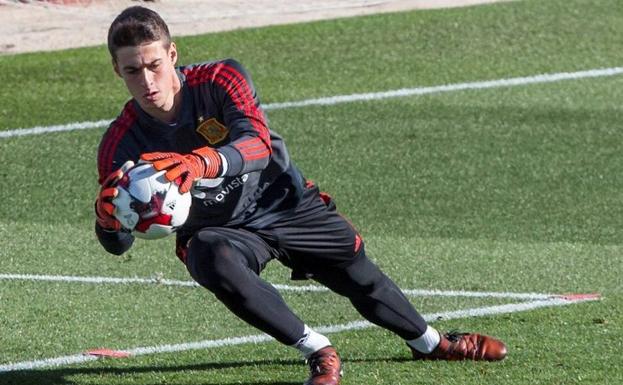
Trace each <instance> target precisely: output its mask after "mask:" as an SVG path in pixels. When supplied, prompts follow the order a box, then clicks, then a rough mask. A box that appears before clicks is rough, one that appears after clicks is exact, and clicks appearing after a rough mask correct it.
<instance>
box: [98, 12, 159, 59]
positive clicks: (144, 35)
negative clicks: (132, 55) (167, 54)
mask: <svg viewBox="0 0 623 385" xmlns="http://www.w3.org/2000/svg"><path fill="white" fill-rule="evenodd" d="M160 39H163V40H164V41H163V43H164V46H165V48H167V49H168V48H169V47H170V46H171V35H170V34H169V27H167V23H165V22H164V20H162V18H161V17H160V15H158V13H156V12H155V11H152V10H151V9H149V8H145V7H141V6H138V5H137V6H133V7H129V8H126V9H125V10H123V12H121V13H120V14H119V16H117V17H116V18H115V20H113V22H112V24H110V28H109V29H108V51H109V52H110V56H112V58H113V59H114V60H117V55H116V53H117V49H119V48H121V47H136V46H139V45H141V44H149V43H153V42H154V41H158V40H160Z"/></svg>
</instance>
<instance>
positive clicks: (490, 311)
mask: <svg viewBox="0 0 623 385" xmlns="http://www.w3.org/2000/svg"><path fill="white" fill-rule="evenodd" d="M595 300H598V297H586V298H578V299H564V298H550V299H546V300H535V301H529V302H522V303H516V304H506V305H497V306H485V307H478V308H471V309H464V310H455V311H446V312H438V313H431V314H425V315H423V317H424V319H426V321H427V322H434V321H439V320H451V319H459V318H468V317H482V316H487V315H496V314H508V313H516V312H521V311H528V310H533V309H538V308H542V307H550V306H564V305H570V304H574V303H580V302H586V301H595ZM372 326H374V325H372V324H371V323H369V322H367V321H354V322H349V323H346V324H341V325H327V326H319V327H314V329H316V330H318V331H319V332H320V333H324V334H330V333H338V332H343V331H349V330H359V329H366V328H370V327H372ZM271 340H272V338H271V337H269V336H268V335H266V334H256V335H248V336H241V337H232V338H224V339H218V340H204V341H197V342H189V343H181V344H169V345H157V346H147V347H138V348H132V349H122V350H119V351H120V352H124V353H129V354H130V355H132V356H142V355H147V354H159V353H173V352H183V351H188V350H197V349H210V348H218V347H223V346H234V345H242V344H249V343H261V342H267V341H271ZM97 359H98V357H96V356H92V355H87V354H74V355H70V356H62V357H56V358H48V359H43V360H34V361H23V362H16V363H9V364H4V365H0V373H2V372H13V371H18V370H34V369H43V368H49V367H57V366H65V365H70V364H78V363H84V362H88V361H95V360H97Z"/></svg>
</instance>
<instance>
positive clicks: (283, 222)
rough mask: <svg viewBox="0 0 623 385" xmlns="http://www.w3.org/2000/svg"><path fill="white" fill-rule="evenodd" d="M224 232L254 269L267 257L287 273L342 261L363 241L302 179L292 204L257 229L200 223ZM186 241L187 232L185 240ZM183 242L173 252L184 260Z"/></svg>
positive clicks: (302, 273)
mask: <svg viewBox="0 0 623 385" xmlns="http://www.w3.org/2000/svg"><path fill="white" fill-rule="evenodd" d="M203 231H210V232H214V233H216V234H220V235H225V236H227V238H228V239H229V240H230V241H231V242H232V245H234V247H236V249H238V250H239V251H240V252H241V253H242V254H243V255H244V257H245V258H246V260H247V261H248V263H249V267H251V268H252V269H253V270H254V271H255V272H256V273H258V274H259V273H260V272H261V271H262V269H263V268H264V267H265V266H266V264H267V263H268V262H269V261H270V260H272V259H278V260H279V261H280V262H281V263H283V264H284V265H286V266H288V267H290V268H291V269H292V278H293V279H303V278H307V277H310V276H311V275H313V274H314V272H315V271H318V269H323V268H326V267H331V266H333V267H341V266H348V265H350V264H351V263H353V261H354V260H355V259H356V258H357V257H358V256H360V255H363V242H362V239H361V236H360V235H359V234H358V233H357V231H356V230H355V228H354V227H353V226H352V225H351V223H350V222H349V221H348V220H346V219H345V218H344V217H342V216H341V215H340V214H339V213H338V212H337V210H336V206H335V204H334V203H333V201H332V199H331V198H330V197H329V196H328V195H327V194H325V193H321V192H320V191H319V190H318V188H317V187H316V186H315V185H313V184H311V183H308V184H307V186H306V189H305V191H304V193H303V197H302V199H301V201H300V203H299V204H298V206H297V207H296V209H294V210H292V211H291V212H289V213H288V214H287V215H284V216H283V217H282V218H280V219H279V220H277V221H276V222H274V223H272V224H270V225H268V226H266V227H264V228H262V229H259V230H258V229H253V230H251V229H247V228H245V227H244V226H241V227H235V228H232V227H206V228H203V229H201V230H199V231H198V232H197V233H200V232H203ZM190 242H192V238H191V240H190ZM188 244H189V242H188V241H187V239H186V240H185V239H178V246H177V255H178V257H180V259H181V260H182V261H185V260H186V253H187V248H188Z"/></svg>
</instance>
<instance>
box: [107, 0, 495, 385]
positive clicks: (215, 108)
mask: <svg viewBox="0 0 623 385" xmlns="http://www.w3.org/2000/svg"><path fill="white" fill-rule="evenodd" d="M108 49H109V51H110V54H111V56H112V64H113V68H114V71H115V72H116V73H117V75H119V77H120V78H121V79H122V80H123V81H124V82H125V85H126V87H127V89H128V91H129V93H130V95H131V96H132V98H131V100H130V101H128V102H127V104H126V105H125V107H124V108H123V110H122V112H121V114H120V115H119V116H118V118H117V119H116V120H115V121H114V122H112V123H111V125H110V127H109V128H108V130H107V131H106V133H105V134H104V136H103V138H102V140H101V143H100V145H99V150H98V158H97V165H98V171H99V182H100V184H101V186H102V187H101V190H100V192H99V195H98V198H97V200H96V204H95V206H96V207H95V208H96V216H97V218H96V224H95V231H96V234H97V236H98V239H99V241H100V243H101V244H102V245H103V247H104V248H105V249H106V250H107V251H109V252H110V253H113V254H122V253H124V252H125V251H127V250H128V249H129V248H130V247H131V245H132V242H133V240H134V238H133V236H132V235H131V233H129V232H127V231H125V230H123V229H122V228H121V226H120V224H119V222H118V221H117V220H116V219H115V218H114V216H113V215H112V213H113V210H114V206H113V204H112V198H113V197H114V196H115V195H116V193H117V190H116V187H115V186H116V183H117V181H118V180H119V179H120V178H121V177H122V176H123V173H124V171H125V170H126V169H127V167H128V165H129V164H130V162H129V161H131V162H137V161H138V160H139V159H142V160H144V161H148V162H152V163H153V165H154V167H155V168H156V169H158V170H166V174H165V175H166V177H167V178H168V179H169V180H171V181H177V183H178V184H179V189H180V191H182V192H186V191H190V192H191V194H192V196H193V203H192V207H191V211H190V215H189V218H188V220H187V222H186V223H185V224H184V226H183V227H182V228H180V229H179V230H178V231H177V240H176V254H177V256H178V257H179V259H180V260H181V261H182V262H183V263H184V264H185V266H186V268H187V270H188V272H189V273H190V275H191V276H192V278H193V279H194V280H195V281H197V282H198V283H199V284H201V286H203V287H205V288H206V289H208V290H209V291H211V292H212V293H214V295H215V296H216V298H218V299H219V300H220V301H221V302H223V304H225V306H226V307H227V308H228V309H229V310H231V311H232V312H233V313H234V314H235V315H236V316H238V317H239V318H241V319H243V320H244V321H246V322H247V323H249V324H250V325H252V326H254V327H256V328H258V329H259V330H261V331H263V332H265V333H267V334H269V335H271V336H272V337H274V338H275V339H276V340H277V341H279V342H281V343H282V344H285V345H289V346H292V347H293V348H295V349H298V350H299V351H300V352H301V354H302V355H303V356H304V357H305V358H306V359H307V361H308V363H309V367H310V376H309V379H308V380H307V382H306V384H309V385H312V384H313V385H327V384H339V382H340V377H341V363H340V358H339V356H338V354H337V352H336V349H335V347H333V346H332V344H331V342H330V341H329V339H328V338H327V337H326V336H324V335H322V334H320V333H318V332H316V331H314V330H313V329H312V328H310V327H309V326H308V325H306V324H305V323H304V321H302V320H301V319H300V318H299V317H298V316H297V315H296V314H294V313H293V312H292V310H291V309H290V308H289V307H288V305H287V304H286V303H285V302H284V300H283V299H282V297H281V295H280V294H279V292H278V291H277V290H276V289H275V288H274V287H273V286H272V285H271V284H269V283H268V282H266V281H264V280H263V279H262V278H260V273H261V271H262V269H263V268H264V267H265V265H266V264H267V263H268V262H270V261H271V260H273V259H276V260H278V261H279V262H281V263H282V264H284V265H286V266H288V267H289V268H290V269H291V270H292V278H293V279H313V280H315V281H317V282H319V283H320V284H322V285H324V286H326V287H328V288H329V289H331V290H332V291H334V292H336V293H338V294H340V295H343V296H345V297H347V298H348V299H349V300H350V302H351V303H352V304H353V306H354V307H355V308H356V309H357V311H358V312H359V313H361V315H362V316H363V317H365V318H366V319H367V320H369V321H370V322H372V323H374V324H376V325H379V326H381V327H383V328H385V329H388V330H390V331H392V332H393V333H395V334H396V335H397V336H398V337H399V338H401V339H403V340H404V341H405V343H406V345H407V347H408V348H409V349H410V350H411V352H412V354H413V358H414V359H416V360H426V359H433V360H437V359H439V360H489V361H495V360H501V359H503V358H504V357H505V355H506V347H505V346H504V344H503V343H502V342H501V341H498V340H497V339H494V338H492V337H488V336H484V335H480V334H468V333H466V334H457V333H454V334H443V333H439V332H438V331H437V330H435V329H434V328H433V327H431V326H430V325H428V324H427V323H426V322H425V321H424V319H423V318H422V317H421V315H420V314H419V313H418V312H417V311H416V310H415V308H414V307H413V306H412V304H411V303H410V302H409V300H408V299H407V298H406V297H405V295H404V294H403V293H402V292H401V291H400V289H399V288H398V287H397V286H396V284H394V282H392V281H391V280H390V279H389V278H388V277H387V276H386V275H385V274H384V273H383V272H381V270H379V268H378V267H377V266H376V265H375V264H374V263H372V262H371V261H370V259H369V258H368V257H367V256H366V252H365V247H364V242H363V240H362V238H361V236H360V235H359V233H358V232H357V231H356V230H355V228H354V227H353V226H352V225H351V224H350V223H349V222H348V221H347V220H346V219H344V218H343V217H342V216H341V215H340V214H339V213H338V211H337V210H336V206H335V203H334V202H333V201H332V199H331V197H330V196H329V195H327V194H325V193H322V192H320V191H319V189H318V187H317V186H316V185H315V184H314V183H313V182H311V181H309V180H306V179H305V178H304V177H303V175H302V174H301V172H300V171H299V170H298V169H297V168H296V166H295V165H294V164H293V163H292V161H291V160H290V157H289V155H288V150H287V149H286V146H285V143H284V141H283V139H282V138H281V137H280V136H279V135H278V134H277V133H275V132H274V131H272V130H271V129H270V128H269V127H268V122H267V119H266V116H265V114H264V112H263V111H262V108H261V106H260V102H259V100H258V97H257V95H256V92H255V89H254V86H253V83H252V81H251V78H250V76H249V74H248V73H247V71H246V70H245V69H244V68H243V67H242V65H241V64H239V63H238V62H236V61H234V60H222V61H214V62H205V63H198V64H192V65H185V66H179V67H176V64H177V59H178V54H177V49H176V46H175V43H174V42H172V41H171V37H170V35H169V31H168V27H167V25H166V24H165V22H164V21H163V20H162V19H161V18H160V16H159V15H158V14H157V13H155V12H153V11H151V10H149V9H147V8H144V7H139V6H135V7H130V8H127V9H126V10H124V11H123V12H122V13H121V14H119V15H118V16H117V18H116V19H115V20H114V21H113V22H112V24H111V26H110V29H109V33H108Z"/></svg>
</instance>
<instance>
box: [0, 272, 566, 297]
mask: <svg viewBox="0 0 623 385" xmlns="http://www.w3.org/2000/svg"><path fill="white" fill-rule="evenodd" d="M0 280H22V281H48V282H68V283H69V282H78V283H92V284H151V285H163V286H186V287H198V286H199V284H197V283H196V282H193V281H179V280H171V279H159V278H117V277H80V276H67V275H37V274H0ZM273 286H275V287H276V288H277V289H278V290H282V291H292V292H326V291H328V289H327V288H325V287H322V286H316V285H305V286H293V285H282V284H274V285H273ZM403 292H404V293H405V294H406V295H409V296H412V297H434V296H437V297H473V298H509V299H523V300H530V299H533V300H537V299H543V300H544V299H551V298H557V297H559V295H557V294H542V293H514V292H486V291H463V290H421V289H403Z"/></svg>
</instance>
